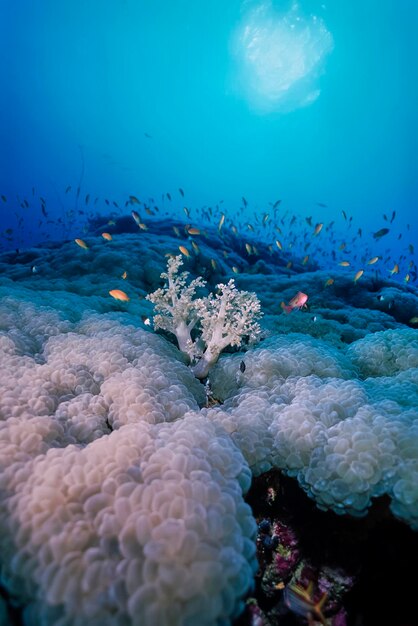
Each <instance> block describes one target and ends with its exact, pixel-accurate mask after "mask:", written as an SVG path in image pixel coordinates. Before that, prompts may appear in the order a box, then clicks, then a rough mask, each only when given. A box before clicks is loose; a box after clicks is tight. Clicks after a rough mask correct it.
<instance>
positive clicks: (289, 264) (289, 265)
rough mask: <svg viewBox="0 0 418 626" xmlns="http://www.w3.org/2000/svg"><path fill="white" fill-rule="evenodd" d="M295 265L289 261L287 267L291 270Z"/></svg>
mask: <svg viewBox="0 0 418 626" xmlns="http://www.w3.org/2000/svg"><path fill="white" fill-rule="evenodd" d="M292 265H293V263H292V261H289V262H288V263H287V265H286V269H288V270H290V268H291V267H292Z"/></svg>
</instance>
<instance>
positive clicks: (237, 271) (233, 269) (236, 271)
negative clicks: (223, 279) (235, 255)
mask: <svg viewBox="0 0 418 626" xmlns="http://www.w3.org/2000/svg"><path fill="white" fill-rule="evenodd" d="M232 271H233V272H234V274H239V269H238V267H237V266H236V265H233V266H232Z"/></svg>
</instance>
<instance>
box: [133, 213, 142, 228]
mask: <svg viewBox="0 0 418 626" xmlns="http://www.w3.org/2000/svg"><path fill="white" fill-rule="evenodd" d="M131 215H132V217H133V218H134V220H135V224H137V226H139V225H140V223H141V218H140V217H139V213H137V212H136V211H131Z"/></svg>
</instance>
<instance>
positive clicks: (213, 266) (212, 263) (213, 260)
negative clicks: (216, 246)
mask: <svg viewBox="0 0 418 626" xmlns="http://www.w3.org/2000/svg"><path fill="white" fill-rule="evenodd" d="M210 264H211V266H212V269H213V270H216V268H217V265H216V261H215V259H211V260H210Z"/></svg>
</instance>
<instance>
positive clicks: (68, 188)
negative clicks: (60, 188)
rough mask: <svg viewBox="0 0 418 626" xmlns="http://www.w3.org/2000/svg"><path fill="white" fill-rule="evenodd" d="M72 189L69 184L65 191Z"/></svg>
mask: <svg viewBox="0 0 418 626" xmlns="http://www.w3.org/2000/svg"><path fill="white" fill-rule="evenodd" d="M70 191H71V185H68V187H67V189H66V190H65V193H69V192H70Z"/></svg>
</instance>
